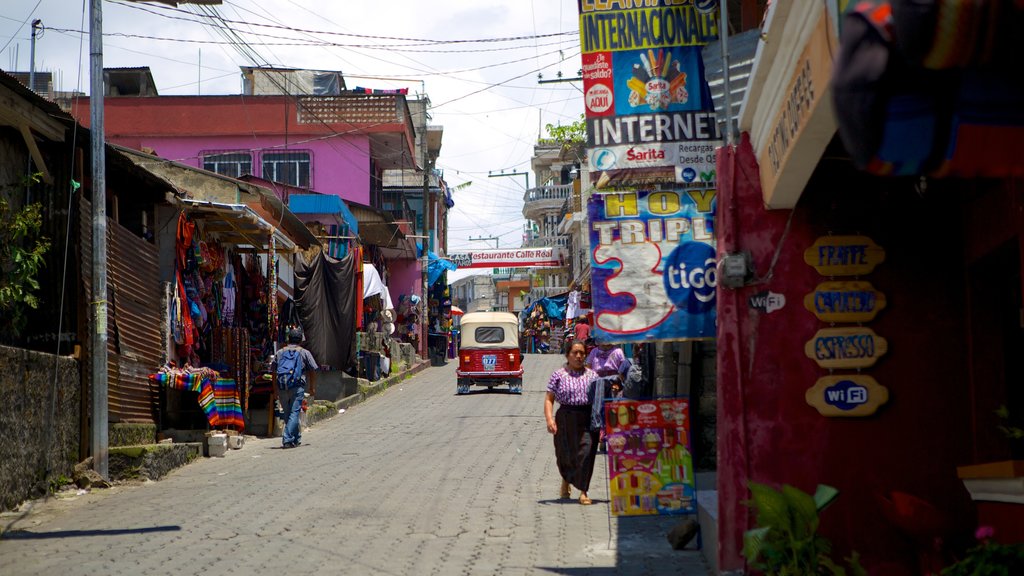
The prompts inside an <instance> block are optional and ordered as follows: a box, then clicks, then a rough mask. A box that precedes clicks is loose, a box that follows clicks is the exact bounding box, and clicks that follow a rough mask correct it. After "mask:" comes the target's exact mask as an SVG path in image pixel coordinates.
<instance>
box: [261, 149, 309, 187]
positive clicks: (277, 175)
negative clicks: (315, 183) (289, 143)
mask: <svg viewBox="0 0 1024 576" xmlns="http://www.w3.org/2000/svg"><path fill="white" fill-rule="evenodd" d="M263 178H264V179H266V180H270V181H273V182H277V183H279V184H287V185H288V186H295V187H296V188H309V151H300V152H296V151H292V150H288V151H282V152H264V153H263Z"/></svg>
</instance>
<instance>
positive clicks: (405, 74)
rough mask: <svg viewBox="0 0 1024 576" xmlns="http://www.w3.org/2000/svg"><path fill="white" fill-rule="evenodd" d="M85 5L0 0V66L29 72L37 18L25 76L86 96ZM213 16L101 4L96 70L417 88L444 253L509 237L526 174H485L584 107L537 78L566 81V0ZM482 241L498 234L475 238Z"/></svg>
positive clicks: (273, 2)
mask: <svg viewBox="0 0 1024 576" xmlns="http://www.w3.org/2000/svg"><path fill="white" fill-rule="evenodd" d="M88 6H89V2H88V0H81V1H80V2H74V1H73V0H3V2H0V69H4V70H8V71H27V70H28V69H29V61H30V53H31V43H30V38H31V22H32V20H34V19H40V20H41V21H42V26H43V29H42V32H41V33H39V34H38V35H37V39H36V50H35V52H36V53H35V67H36V70H37V71H48V72H52V74H53V78H54V84H55V89H57V90H65V91H72V90H78V91H81V92H84V93H88V92H89V76H88V72H89V38H88V33H87V32H88V29H89V14H88ZM215 12H216V14H217V15H219V16H220V17H221V18H222V20H221V21H215V20H214V19H212V18H210V17H208V16H210V15H212V14H213V12H212V11H211V8H202V7H197V6H189V5H185V4H182V5H180V6H179V7H178V8H173V7H170V6H167V5H164V4H158V3H147V4H143V3H133V2H115V1H105V2H104V3H103V33H104V47H103V51H104V53H103V58H104V66H105V67H108V68H112V67H136V66H149V67H150V69H151V70H152V73H153V78H154V80H155V82H156V85H157V89H158V90H159V92H160V94H161V95H189V94H207V95H212V94H238V93H239V92H241V76H240V73H239V66H255V65H262V66H266V65H271V66H281V67H292V68H309V69H317V70H338V71H341V72H342V73H343V74H344V76H345V79H346V84H347V85H348V86H349V87H353V86H362V87H368V88H384V89H388V88H408V89H409V93H410V94H411V95H416V94H422V93H426V94H427V96H429V98H430V100H431V103H432V108H431V110H430V113H431V116H432V118H431V120H430V121H429V123H430V124H431V125H433V126H442V127H443V128H444V137H443V140H442V146H441V155H440V157H439V158H438V162H437V167H438V168H439V169H440V170H442V171H443V174H444V178H445V181H446V182H448V184H449V185H450V186H454V187H458V186H459V185H461V184H467V183H468V186H465V187H462V188H459V189H458V190H457V191H456V192H455V194H454V199H455V207H454V208H453V209H452V210H451V211H449V217H448V218H449V219H448V226H449V234H448V250H449V252H459V251H463V250H468V249H484V248H488V247H490V248H494V247H495V245H496V244H497V245H499V246H500V247H513V246H519V245H520V242H521V240H522V233H523V227H524V225H525V224H526V221H525V220H524V219H523V217H522V206H523V193H524V192H525V189H526V185H527V178H526V177H524V176H521V175H516V176H497V177H492V176H489V174H500V173H502V172H504V173H506V174H508V173H511V172H530V158H531V156H532V155H533V145H534V144H535V143H536V140H537V138H538V136H544V135H546V132H545V131H544V128H543V127H544V126H545V125H547V124H556V125H557V124H562V125H565V124H569V123H571V122H573V121H574V120H577V119H578V118H579V117H580V114H582V113H583V98H582V91H581V90H582V82H579V81H576V82H559V83H540V82H539V78H538V74H542V75H543V78H544V79H545V80H550V79H556V78H558V76H559V74H561V76H562V77H564V78H574V77H577V76H578V73H579V70H580V56H579V54H580V46H579V34H578V29H579V28H578V26H579V24H578V18H577V3H576V0H485V1H475V2H474V1H472V0H386V1H377V2H355V1H352V0H345V1H343V2H330V1H327V2H325V1H323V0H224V2H223V4H222V5H220V6H218V7H215ZM225 28H229V29H230V30H231V31H233V32H234V36H230V35H229V34H226V33H225ZM82 31H85V33H83V32H82ZM238 38H240V39H241V40H244V42H245V43H246V44H247V45H248V47H247V48H245V47H240V46H239V45H238V43H237V42H236V41H235V40H237V39H238ZM229 40H232V41H233V42H234V43H229ZM534 180H535V179H534V175H533V173H532V172H531V173H530V175H529V184H530V186H535V185H536V182H535V181H534ZM486 237H497V238H498V240H497V241H495V240H486V241H485V240H473V238H486ZM471 273H474V274H475V273H478V271H472V272H470V271H463V270H459V271H455V272H451V273H449V281H454V280H455V279H458V278H460V277H464V276H466V275H468V274H471Z"/></svg>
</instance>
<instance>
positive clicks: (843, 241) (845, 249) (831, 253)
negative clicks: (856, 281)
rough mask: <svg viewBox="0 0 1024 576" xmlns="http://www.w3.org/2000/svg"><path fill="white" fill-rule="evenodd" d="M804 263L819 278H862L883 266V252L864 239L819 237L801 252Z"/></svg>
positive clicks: (872, 241)
mask: <svg viewBox="0 0 1024 576" xmlns="http://www.w3.org/2000/svg"><path fill="white" fill-rule="evenodd" d="M804 262H807V263H808V264H809V265H811V266H813V267H814V269H815V270H817V271H818V274H821V275H822V276H862V275H864V274H869V273H870V272H871V271H872V270H874V269H875V266H878V265H879V264H881V263H882V262H885V250H883V249H882V247H881V246H879V245H878V244H875V242H874V240H872V239H871V238H868V237H867V236H822V237H821V238H818V239H817V240H815V241H814V244H812V245H811V247H810V248H808V249H807V250H804Z"/></svg>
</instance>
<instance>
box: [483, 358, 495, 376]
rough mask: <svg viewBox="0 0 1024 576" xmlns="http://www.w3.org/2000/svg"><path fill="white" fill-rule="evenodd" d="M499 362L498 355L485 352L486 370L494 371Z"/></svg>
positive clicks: (484, 362) (484, 363)
mask: <svg viewBox="0 0 1024 576" xmlns="http://www.w3.org/2000/svg"><path fill="white" fill-rule="evenodd" d="M497 364H498V356H497V355H496V354H484V359H483V365H484V370H486V371H488V372H493V371H494V367H495V366H496V365H497Z"/></svg>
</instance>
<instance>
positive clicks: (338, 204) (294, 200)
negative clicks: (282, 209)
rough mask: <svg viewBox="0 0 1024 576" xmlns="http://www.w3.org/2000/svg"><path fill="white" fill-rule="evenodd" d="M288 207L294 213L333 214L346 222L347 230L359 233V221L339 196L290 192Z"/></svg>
mask: <svg viewBox="0 0 1024 576" xmlns="http://www.w3.org/2000/svg"><path fill="white" fill-rule="evenodd" d="M288 208H289V209H290V210H291V211H292V212H294V213H296V214H334V215H336V216H340V217H341V219H342V220H344V221H345V223H346V224H348V228H349V232H351V233H352V234H358V233H359V221H358V220H357V219H356V217H355V215H354V214H352V211H351V210H349V209H348V205H347V204H346V203H345V201H344V200H343V199H342V198H341V197H340V196H335V195H333V194H291V195H289V196H288Z"/></svg>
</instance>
